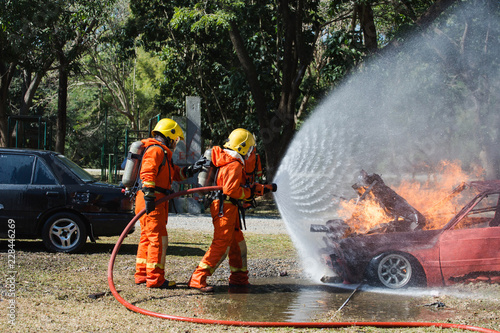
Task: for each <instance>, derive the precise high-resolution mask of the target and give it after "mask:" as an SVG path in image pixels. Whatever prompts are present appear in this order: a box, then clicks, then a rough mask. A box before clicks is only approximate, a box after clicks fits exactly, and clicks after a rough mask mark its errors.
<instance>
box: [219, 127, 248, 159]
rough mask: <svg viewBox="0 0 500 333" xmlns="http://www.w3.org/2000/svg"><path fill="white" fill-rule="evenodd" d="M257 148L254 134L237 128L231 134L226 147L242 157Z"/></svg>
mask: <svg viewBox="0 0 500 333" xmlns="http://www.w3.org/2000/svg"><path fill="white" fill-rule="evenodd" d="M254 146H255V139H254V136H253V134H252V133H250V132H249V131H247V130H246V129H243V128H237V129H235V130H234V131H232V132H231V134H229V137H228V138H227V139H226V143H225V144H224V147H226V148H229V149H232V150H234V151H236V152H238V153H239V154H241V155H242V156H246V155H247V153H248V151H249V150H250V149H253V147H254Z"/></svg>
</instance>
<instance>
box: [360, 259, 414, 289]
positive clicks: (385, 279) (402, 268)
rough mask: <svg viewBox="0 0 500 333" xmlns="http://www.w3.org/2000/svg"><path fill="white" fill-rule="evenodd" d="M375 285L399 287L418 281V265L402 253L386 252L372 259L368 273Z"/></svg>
mask: <svg viewBox="0 0 500 333" xmlns="http://www.w3.org/2000/svg"><path fill="white" fill-rule="evenodd" d="M369 276H370V277H371V280H372V281H373V282H375V283H376V284H377V285H382V286H385V287H387V288H391V289H400V288H405V287H409V286H412V285H416V284H419V283H420V277H421V276H422V275H421V269H420V265H419V264H418V263H417V261H416V260H415V259H413V258H412V257H410V256H408V255H406V254H403V253H388V254H384V255H381V256H380V257H378V258H376V260H374V261H373V263H372V265H371V268H370V274H369Z"/></svg>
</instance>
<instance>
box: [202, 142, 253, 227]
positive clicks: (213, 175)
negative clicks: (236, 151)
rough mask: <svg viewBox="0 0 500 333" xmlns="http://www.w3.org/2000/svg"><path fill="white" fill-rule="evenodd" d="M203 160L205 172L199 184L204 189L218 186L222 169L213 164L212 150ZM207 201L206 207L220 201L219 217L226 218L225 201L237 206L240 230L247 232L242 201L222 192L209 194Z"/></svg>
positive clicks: (209, 150)
mask: <svg viewBox="0 0 500 333" xmlns="http://www.w3.org/2000/svg"><path fill="white" fill-rule="evenodd" d="M203 158H204V159H205V165H204V166H203V171H202V172H200V174H199V175H198V177H199V178H198V179H199V183H200V184H201V185H202V186H204V187H206V186H212V185H213V186H217V177H218V176H219V170H220V167H218V166H215V164H214V163H213V162H212V149H207V150H206V151H205V154H204V155H203ZM234 162H236V161H232V162H229V163H234ZM200 177H203V178H204V180H203V181H200V179H201V178H200ZM205 177H206V178H205ZM206 199H207V200H206V202H205V207H208V206H210V204H211V203H212V202H213V201H215V200H219V213H218V215H219V217H222V216H224V202H225V201H229V202H230V203H232V204H233V205H235V206H237V207H238V212H239V216H240V230H246V228H247V226H246V221H245V209H244V208H243V201H242V200H237V199H234V198H231V197H230V196H228V195H226V194H224V192H223V191H222V190H218V191H211V192H209V194H208V195H207V196H206Z"/></svg>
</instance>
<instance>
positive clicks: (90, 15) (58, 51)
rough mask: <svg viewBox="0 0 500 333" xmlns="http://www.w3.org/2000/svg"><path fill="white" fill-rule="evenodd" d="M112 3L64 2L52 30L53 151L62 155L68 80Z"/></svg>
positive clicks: (90, 43)
mask: <svg viewBox="0 0 500 333" xmlns="http://www.w3.org/2000/svg"><path fill="white" fill-rule="evenodd" d="M113 2H114V0H106V1H91V0H89V1H87V0H85V1H82V0H79V1H77V0H74V1H63V2H62V3H61V5H62V7H61V13H60V15H59V17H58V20H57V24H56V25H54V26H53V27H52V31H53V43H52V47H53V50H54V53H55V55H56V58H57V62H58V64H57V70H58V72H59V88H58V106H57V125H56V127H57V138H56V144H55V150H56V151H58V152H60V153H64V149H65V139H66V123H67V118H66V117H67V96H68V77H69V75H70V73H71V70H72V69H74V68H73V66H76V65H77V60H78V59H79V58H80V57H81V56H82V54H84V53H86V52H88V50H89V48H90V46H91V45H92V43H95V42H96V34H98V28H99V27H100V25H99V23H100V22H101V20H103V19H104V18H105V17H106V16H107V15H108V10H109V9H110V6H111V5H112V4H113Z"/></svg>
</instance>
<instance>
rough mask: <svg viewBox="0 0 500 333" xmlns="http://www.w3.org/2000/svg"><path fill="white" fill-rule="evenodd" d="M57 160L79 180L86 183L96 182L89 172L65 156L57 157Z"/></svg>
mask: <svg viewBox="0 0 500 333" xmlns="http://www.w3.org/2000/svg"><path fill="white" fill-rule="evenodd" d="M56 158H57V160H58V161H60V162H61V163H62V164H64V165H65V166H66V167H67V168H68V169H70V170H71V171H72V172H73V173H74V174H75V175H76V176H77V177H78V178H80V179H81V180H83V181H84V182H85V183H91V182H95V178H94V177H92V175H91V174H89V173H88V172H87V171H85V170H84V169H82V168H81V167H80V166H79V165H78V164H76V163H75V162H73V161H71V160H70V159H68V158H67V157H66V156H64V155H57V156H56Z"/></svg>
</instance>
